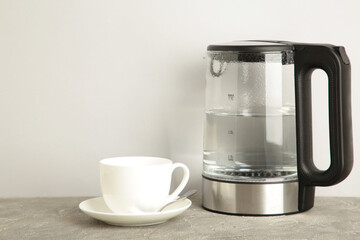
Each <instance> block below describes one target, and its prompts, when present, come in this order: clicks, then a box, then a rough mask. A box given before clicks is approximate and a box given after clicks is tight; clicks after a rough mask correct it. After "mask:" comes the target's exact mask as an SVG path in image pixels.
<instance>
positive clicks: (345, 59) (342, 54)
mask: <svg viewBox="0 0 360 240" xmlns="http://www.w3.org/2000/svg"><path fill="white" fill-rule="evenodd" d="M339 53H340V57H341V59H342V61H343V63H344V64H346V65H348V64H350V60H349V57H348V56H347V55H346V52H345V48H344V47H339Z"/></svg>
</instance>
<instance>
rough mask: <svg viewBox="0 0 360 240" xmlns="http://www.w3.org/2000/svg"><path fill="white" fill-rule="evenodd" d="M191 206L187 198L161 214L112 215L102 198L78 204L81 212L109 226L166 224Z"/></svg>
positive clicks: (165, 209)
mask: <svg viewBox="0 0 360 240" xmlns="http://www.w3.org/2000/svg"><path fill="white" fill-rule="evenodd" d="M190 206H191V201H190V200H189V199H187V198H185V199H183V200H181V201H177V202H174V203H173V204H170V205H169V206H167V207H166V208H164V210H162V211H161V212H152V213H113V212H112V211H111V210H110V209H109V208H108V207H107V206H106V204H105V201H104V199H103V198H102V197H97V198H92V199H88V200H85V201H83V202H82V203H80V204H79V208H80V209H81V211H83V212H84V213H86V214H87V215H89V216H90V217H93V218H95V219H98V220H100V221H103V222H106V223H107V224H110V225H116V226H146V225H154V224H159V223H163V222H166V221H167V220H169V219H171V218H174V217H176V216H178V215H179V214H181V213H183V212H184V211H185V210H186V209H188V208H189V207H190Z"/></svg>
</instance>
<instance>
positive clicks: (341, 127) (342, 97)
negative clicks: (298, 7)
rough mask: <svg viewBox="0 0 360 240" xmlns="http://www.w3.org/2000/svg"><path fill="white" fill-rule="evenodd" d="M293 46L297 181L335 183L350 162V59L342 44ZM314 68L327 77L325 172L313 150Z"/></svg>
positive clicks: (301, 182)
mask: <svg viewBox="0 0 360 240" xmlns="http://www.w3.org/2000/svg"><path fill="white" fill-rule="evenodd" d="M293 45H294V48H295V49H294V50H295V53H294V62H295V95H296V128H297V129H296V132H297V161H298V178H299V184H300V186H302V187H305V188H306V187H307V186H309V187H310V186H330V185H334V184H337V183H339V182H341V181H342V180H344V179H345V178H346V177H347V176H348V175H349V173H350V171H351V169H352V165H353V146H352V124H351V76H350V74H351V73H350V71H351V67H350V61H349V58H348V57H347V55H346V52H345V49H344V47H338V46H333V45H327V44H325V45H321V44H319V45H315V44H302V43H300V44H296V43H294V44H293ZM315 69H322V70H324V71H325V72H326V73H327V75H328V78H329V127H330V153H331V162H330V167H329V168H328V169H327V170H325V171H321V170H319V169H318V168H316V166H315V164H314V162H313V153H312V147H313V146H312V113H311V74H312V72H313V71H314V70H315ZM309 190H310V192H311V191H312V192H313V191H314V190H311V188H309ZM305 192H306V191H305ZM300 195H302V194H300ZM310 195H313V193H312V194H310ZM299 197H300V198H301V197H302V196H299ZM303 197H305V196H303ZM306 198H307V197H306Z"/></svg>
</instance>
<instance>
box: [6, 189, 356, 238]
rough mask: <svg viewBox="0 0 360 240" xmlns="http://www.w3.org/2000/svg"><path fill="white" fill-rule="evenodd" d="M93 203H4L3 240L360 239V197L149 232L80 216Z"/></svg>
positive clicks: (207, 218) (200, 217) (210, 217)
mask: <svg viewBox="0 0 360 240" xmlns="http://www.w3.org/2000/svg"><path fill="white" fill-rule="evenodd" d="M85 199H87V198H79V197H78V198H22V199H21V198H18V199H0V239H181V240H185V239H327V240H329V239H360V198H343V197H341V198H340V197H339V198H325V197H319V198H316V201H315V207H314V208H313V209H311V210H310V211H307V212H304V213H300V214H292V215H284V216H272V217H248V216H247V217H244V216H232V215H224V214H216V213H212V212H209V211H206V210H204V209H203V208H202V207H201V199H200V196H199V195H197V196H194V197H192V198H190V199H191V200H192V201H193V204H192V206H191V207H190V209H189V210H187V211H185V212H184V213H183V214H182V215H180V216H178V217H176V218H173V219H171V220H170V221H168V222H166V223H163V224H160V225H154V226H146V227H115V226H110V225H107V224H105V223H103V222H100V221H97V220H95V219H92V218H90V217H88V216H87V215H85V214H84V213H83V212H81V211H80V209H79V207H78V204H79V203H80V202H81V201H83V200H85Z"/></svg>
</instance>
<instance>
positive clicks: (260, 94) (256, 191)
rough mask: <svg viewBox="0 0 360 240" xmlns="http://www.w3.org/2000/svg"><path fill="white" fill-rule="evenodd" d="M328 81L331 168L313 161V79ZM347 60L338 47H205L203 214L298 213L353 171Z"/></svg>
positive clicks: (256, 43)
mask: <svg viewBox="0 0 360 240" xmlns="http://www.w3.org/2000/svg"><path fill="white" fill-rule="evenodd" d="M317 68H320V69H323V70H324V71H325V72H326V73H327V74H328V77H329V126H330V130H329V131H330V151H331V164H330V167H329V169H327V170H326V171H320V170H318V169H317V168H316V167H315V165H314V163H313V160H312V126H311V117H312V114H311V73H312V71H313V70H315V69H317ZM350 85H351V83H350V61H349V59H348V57H347V56H346V53H345V50H344V48H343V47H336V46H333V45H328V44H325V45H317V44H302V43H291V42H280V41H237V42H231V43H224V44H216V45H210V46H208V58H207V76H206V107H205V109H206V120H205V127H204V150H203V207H204V208H206V209H209V210H213V211H217V212H225V213H232V214H243V215H276V214H287V213H294V212H302V211H306V210H308V209H310V208H311V207H312V206H313V204H314V192H315V186H329V185H333V184H336V183H338V182H340V181H342V180H343V179H344V178H345V177H346V176H347V175H348V174H349V173H350V171H351V168H352V161H353V157H352V128H351V97H350V92H351V91H350Z"/></svg>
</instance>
